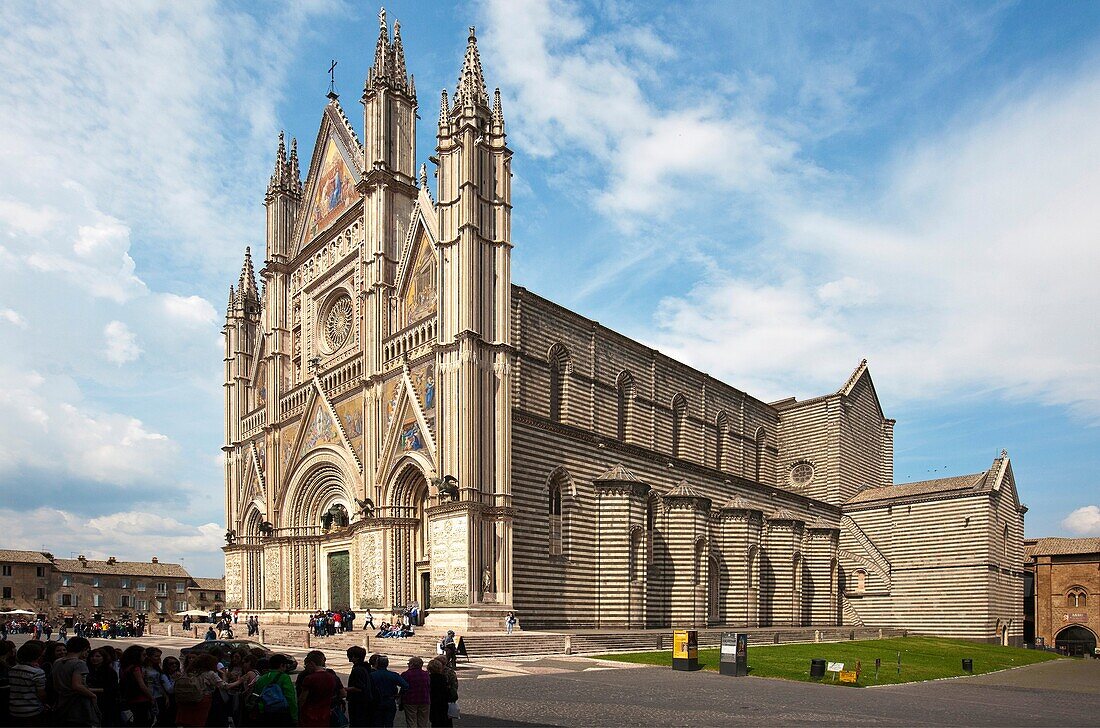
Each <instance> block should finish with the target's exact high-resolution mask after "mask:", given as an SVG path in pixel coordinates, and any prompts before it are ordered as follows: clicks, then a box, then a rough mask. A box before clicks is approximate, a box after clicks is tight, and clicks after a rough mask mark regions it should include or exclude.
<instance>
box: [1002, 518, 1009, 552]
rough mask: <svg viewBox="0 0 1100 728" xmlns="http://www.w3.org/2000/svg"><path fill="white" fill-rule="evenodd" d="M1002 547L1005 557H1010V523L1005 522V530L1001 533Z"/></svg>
mask: <svg viewBox="0 0 1100 728" xmlns="http://www.w3.org/2000/svg"><path fill="white" fill-rule="evenodd" d="M1001 548H1002V549H1003V551H1004V557H1005V558H1006V559H1007V558H1008V524H1007V523H1006V524H1005V528H1004V531H1003V532H1002V533H1001Z"/></svg>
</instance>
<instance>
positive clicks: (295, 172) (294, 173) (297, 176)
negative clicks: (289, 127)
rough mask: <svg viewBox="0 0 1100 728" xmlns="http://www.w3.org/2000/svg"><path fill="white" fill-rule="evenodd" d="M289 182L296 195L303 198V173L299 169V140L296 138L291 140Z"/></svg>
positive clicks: (288, 167)
mask: <svg viewBox="0 0 1100 728" xmlns="http://www.w3.org/2000/svg"><path fill="white" fill-rule="evenodd" d="M287 175H288V177H289V179H288V180H287V182H288V186H289V187H290V190H291V191H292V192H294V193H295V194H297V195H299V196H301V194H302V171H301V169H299V168H298V140H297V139H296V138H294V137H291V138H290V161H289V162H287Z"/></svg>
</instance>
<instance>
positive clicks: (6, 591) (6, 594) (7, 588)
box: [4, 586, 12, 599]
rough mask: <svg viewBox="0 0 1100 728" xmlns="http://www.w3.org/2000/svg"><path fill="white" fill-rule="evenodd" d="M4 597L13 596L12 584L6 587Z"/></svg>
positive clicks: (9, 597)
mask: <svg viewBox="0 0 1100 728" xmlns="http://www.w3.org/2000/svg"><path fill="white" fill-rule="evenodd" d="M4 598H5V599H11V598H12V597H11V587H10V586H6V587H4Z"/></svg>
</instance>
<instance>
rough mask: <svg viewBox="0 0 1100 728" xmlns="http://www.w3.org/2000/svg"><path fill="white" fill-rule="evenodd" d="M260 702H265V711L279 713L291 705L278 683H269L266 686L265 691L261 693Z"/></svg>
mask: <svg viewBox="0 0 1100 728" xmlns="http://www.w3.org/2000/svg"><path fill="white" fill-rule="evenodd" d="M260 702H261V703H263V706H264V710H263V712H265V713H279V712H281V711H284V710H287V709H288V708H289V707H290V704H289V703H287V701H286V696H285V695H283V689H282V688H281V687H279V684H278V683H268V684H267V685H266V686H264V689H263V692H261V693H260Z"/></svg>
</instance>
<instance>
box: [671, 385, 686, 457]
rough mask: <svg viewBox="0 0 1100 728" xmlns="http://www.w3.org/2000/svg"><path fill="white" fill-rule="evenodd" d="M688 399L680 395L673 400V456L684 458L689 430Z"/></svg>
mask: <svg viewBox="0 0 1100 728" xmlns="http://www.w3.org/2000/svg"><path fill="white" fill-rule="evenodd" d="M687 412H688V403H687V398H686V397H684V395H682V394H678V395H676V396H675V397H673V398H672V454H673V455H674V456H676V457H678V458H682V457H684V450H685V447H684V435H685V432H684V431H685V430H686V429H687Z"/></svg>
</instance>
